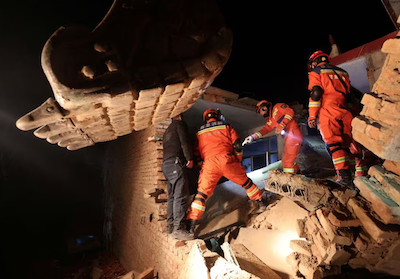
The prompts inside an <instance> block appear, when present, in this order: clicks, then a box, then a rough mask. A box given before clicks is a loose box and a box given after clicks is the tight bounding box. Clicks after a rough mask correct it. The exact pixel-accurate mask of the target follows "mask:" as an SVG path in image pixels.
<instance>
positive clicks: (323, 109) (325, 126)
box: [308, 63, 365, 174]
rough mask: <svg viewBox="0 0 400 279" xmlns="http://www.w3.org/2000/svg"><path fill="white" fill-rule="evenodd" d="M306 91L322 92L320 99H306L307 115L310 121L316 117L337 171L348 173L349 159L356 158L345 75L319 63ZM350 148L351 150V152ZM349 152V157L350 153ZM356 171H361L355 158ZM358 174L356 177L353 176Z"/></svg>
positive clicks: (346, 75) (338, 69)
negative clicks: (317, 90)
mask: <svg viewBox="0 0 400 279" xmlns="http://www.w3.org/2000/svg"><path fill="white" fill-rule="evenodd" d="M308 78H309V85H308V89H309V90H310V91H312V89H313V87H314V86H320V87H321V88H322V89H323V90H324V92H323V95H322V99H321V100H319V101H314V100H312V99H311V97H310V99H309V104H308V111H309V116H310V117H311V118H314V119H315V118H316V117H318V122H319V124H318V128H319V130H320V132H321V135H322V138H323V140H324V141H325V143H326V144H327V147H328V148H329V151H330V153H331V156H332V161H333V164H334V166H335V169H336V170H341V169H343V170H350V168H351V165H350V159H352V158H354V155H352V154H351V153H353V154H358V152H359V149H358V148H354V147H355V146H356V143H355V142H354V140H353V137H352V134H351V121H352V120H353V115H352V114H351V112H350V111H349V110H348V108H347V107H346V96H347V94H348V88H350V79H349V75H348V73H347V72H346V71H345V70H343V69H341V68H339V67H336V66H333V65H330V64H327V63H320V64H319V65H318V66H317V67H315V68H314V69H313V70H312V71H311V72H310V74H309V76H308ZM339 79H341V80H342V81H340V80H339ZM350 147H351V148H350ZM350 151H351V153H350ZM355 161H356V169H357V170H359V171H360V173H361V170H362V171H364V168H365V167H364V166H363V163H362V160H361V158H360V156H356V158H355ZM356 174H357V173H356Z"/></svg>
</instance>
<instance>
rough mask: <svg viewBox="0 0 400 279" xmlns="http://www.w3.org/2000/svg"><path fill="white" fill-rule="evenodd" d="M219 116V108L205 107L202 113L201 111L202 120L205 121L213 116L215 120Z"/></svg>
mask: <svg viewBox="0 0 400 279" xmlns="http://www.w3.org/2000/svg"><path fill="white" fill-rule="evenodd" d="M219 117H220V112H219V110H215V109H207V110H206V111H205V112H204V113H203V120H204V122H207V121H208V120H210V119H212V118H214V119H215V120H219Z"/></svg>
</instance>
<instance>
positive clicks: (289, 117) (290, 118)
mask: <svg viewBox="0 0 400 279" xmlns="http://www.w3.org/2000/svg"><path fill="white" fill-rule="evenodd" d="M285 118H287V119H289V120H292V119H293V117H291V116H290V115H289V114H286V115H285Z"/></svg>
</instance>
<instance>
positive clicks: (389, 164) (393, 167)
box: [383, 160, 400, 175]
mask: <svg viewBox="0 0 400 279" xmlns="http://www.w3.org/2000/svg"><path fill="white" fill-rule="evenodd" d="M383 167H384V168H385V169H387V170H388V171H391V172H393V173H395V174H397V175H400V162H396V161H390V160H385V162H383Z"/></svg>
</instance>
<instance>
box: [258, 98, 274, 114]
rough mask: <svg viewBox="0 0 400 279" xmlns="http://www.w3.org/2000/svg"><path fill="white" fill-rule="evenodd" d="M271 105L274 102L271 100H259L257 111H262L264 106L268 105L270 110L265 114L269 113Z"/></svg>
mask: <svg viewBox="0 0 400 279" xmlns="http://www.w3.org/2000/svg"><path fill="white" fill-rule="evenodd" d="M271 106H272V104H271V103H270V102H268V101H267V100H262V101H259V102H258V103H257V105H256V112H257V113H260V111H261V108H262V107H266V108H267V109H268V110H267V112H266V113H264V115H268V114H269V110H270V108H271Z"/></svg>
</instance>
